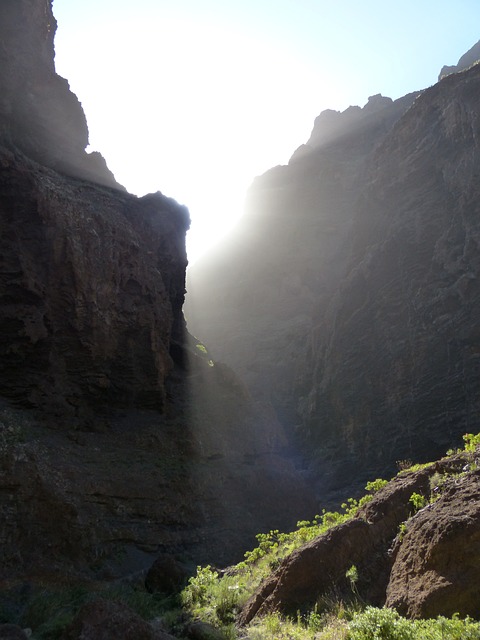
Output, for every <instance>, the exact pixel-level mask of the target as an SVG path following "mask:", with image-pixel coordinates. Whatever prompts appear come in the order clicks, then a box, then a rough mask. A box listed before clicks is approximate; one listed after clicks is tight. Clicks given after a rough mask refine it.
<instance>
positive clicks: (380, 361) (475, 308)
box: [187, 65, 480, 497]
mask: <svg viewBox="0 0 480 640" xmlns="http://www.w3.org/2000/svg"><path fill="white" fill-rule="evenodd" d="M479 90H480V69H479V67H478V65H477V66H473V67H471V68H470V69H468V70H466V71H463V72H461V73H456V74H453V75H450V76H448V77H446V78H444V79H443V80H442V81H441V82H439V83H438V84H437V85H435V86H433V87H431V88H430V89H427V90H425V91H424V92H422V93H421V94H412V95H410V96H406V97H405V98H402V99H401V100H399V101H396V102H391V101H389V100H387V99H382V98H379V97H376V98H374V99H373V100H370V102H369V104H368V105H366V107H364V109H363V110H360V109H355V108H351V109H348V110H347V111H346V112H344V113H343V114H334V113H332V112H328V113H326V114H323V115H321V116H320V117H319V118H318V119H317V121H316V123H315V127H314V131H313V133H312V136H311V139H310V141H309V143H308V146H307V148H306V149H302V150H301V151H297V152H296V154H295V156H294V157H293V158H292V160H291V162H290V163H289V165H288V166H284V167H276V168H275V169H272V170H271V171H269V172H267V173H266V174H265V175H264V176H261V177H260V178H257V179H256V181H255V182H254V184H253V186H252V188H251V190H250V193H249V196H248V200H247V208H246V213H245V216H244V218H243V220H242V221H241V223H240V225H239V227H238V229H237V230H236V231H235V238H232V240H231V243H230V246H228V247H225V248H222V249H220V250H219V251H218V252H217V254H216V255H213V256H212V257H211V258H210V257H207V258H206V259H205V260H204V261H203V263H202V262H199V263H197V264H196V265H194V267H193V268H192V271H191V274H190V276H189V285H188V289H189V298H187V302H188V313H187V319H188V323H189V327H190V328H191V329H192V330H193V331H194V332H196V333H199V334H201V335H202V337H203V338H204V340H205V341H206V343H207V344H208V345H209V346H210V349H211V351H212V353H213V354H214V357H217V358H219V359H221V360H224V361H225V362H227V363H228V364H230V365H231V366H233V367H234V368H235V370H236V371H238V372H239V373H240V374H241V375H242V376H243V377H244V379H245V380H246V381H247V383H248V384H249V387H250V389H251V390H252V393H255V394H258V395H259V396H262V397H263V398H264V399H265V400H267V401H270V402H271V403H272V404H273V406H274V408H275V410H276V412H277V415H278V417H279V419H280V420H281V421H282V423H283V424H284V425H285V427H286V428H287V430H288V431H289V434H290V437H291V439H293V440H297V441H298V440H300V441H301V442H303V443H304V452H305V453H306V455H307V456H308V457H309V458H310V460H311V466H312V468H314V469H315V470H316V472H317V478H318V484H317V489H318V491H319V493H320V494H321V495H322V496H327V497H328V495H331V491H332V490H334V489H340V488H341V487H342V486H343V487H345V486H346V485H348V484H349V483H351V482H352V481H356V480H358V479H360V478H362V479H365V480H367V479H368V478H371V477H375V476H378V475H388V474H391V473H392V472H393V470H394V468H395V462H396V461H397V460H402V459H412V460H422V459H425V458H428V457H431V456H433V455H440V454H441V453H442V452H443V451H445V450H446V449H447V448H448V447H449V446H450V445H451V443H452V441H455V439H457V440H459V439H460V437H461V434H463V433H465V431H471V430H474V429H475V425H476V423H477V422H478V416H479V409H480V405H479V396H478V393H477V392H476V384H477V382H476V381H477V380H478V357H477V346H476V344H477V342H478V335H477V333H478V332H477V324H478V322H477V319H478V317H479V314H480V309H479V302H480V297H479V289H478V286H477V282H478V278H479V275H480V273H479V268H480V264H479V262H478V250H477V249H478V244H479V242H480V235H479V229H478V217H479V210H478V207H479V205H478V203H479V201H480V199H479V195H480V194H479V191H478V180H477V176H478V173H479V150H478V138H479V135H480V131H479V126H480V118H479V110H478V101H477V96H478V91H479ZM370 103H371V104H370ZM342 123H343V126H342ZM207 282H208V288H207ZM232 282H235V287H233V286H232ZM348 491H349V492H350V491H351V489H348Z"/></svg>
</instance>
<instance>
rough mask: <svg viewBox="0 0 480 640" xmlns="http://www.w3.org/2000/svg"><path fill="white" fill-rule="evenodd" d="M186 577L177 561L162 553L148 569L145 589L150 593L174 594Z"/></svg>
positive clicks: (185, 571) (184, 571)
mask: <svg viewBox="0 0 480 640" xmlns="http://www.w3.org/2000/svg"><path fill="white" fill-rule="evenodd" d="M187 576H188V573H187V570H186V569H185V567H184V566H183V565H182V564H181V563H180V562H178V560H176V559H175V558H174V557H173V556H171V555H169V554H167V553H162V554H161V555H160V556H158V558H157V559H156V560H155V562H154V563H153V565H152V566H151V567H150V569H149V571H148V573H147V576H146V578H145V587H146V589H147V591H149V592H150V593H156V592H160V593H165V594H171V593H176V592H177V591H178V590H179V589H180V588H181V586H182V585H183V583H184V582H185V581H186V579H187Z"/></svg>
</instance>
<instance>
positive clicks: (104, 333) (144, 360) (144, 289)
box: [0, 149, 189, 418]
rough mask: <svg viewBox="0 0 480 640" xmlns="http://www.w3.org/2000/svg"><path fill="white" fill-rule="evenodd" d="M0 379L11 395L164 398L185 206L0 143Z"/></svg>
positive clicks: (177, 312) (55, 399)
mask: <svg viewBox="0 0 480 640" xmlns="http://www.w3.org/2000/svg"><path fill="white" fill-rule="evenodd" d="M0 163H1V165H2V172H1V175H0V224H1V226H2V237H1V239H0V244H1V267H0V272H1V275H0V301H1V311H0V326H1V336H2V337H1V340H0V353H1V357H0V362H1V364H0V385H1V388H2V393H3V395H4V396H7V397H10V398H12V399H13V400H14V401H15V402H17V403H19V402H20V403H22V405H23V406H31V407H36V408H41V409H48V410H49V411H51V412H54V413H57V414H59V415H69V416H72V417H73V418H78V417H85V415H86V414H87V412H88V409H92V408H94V407H101V406H103V407H110V408H112V407H113V406H127V407H128V406H148V407H152V408H153V407H157V408H162V407H163V406H164V404H165V394H166V391H165V379H166V377H167V375H168V373H169V371H170V370H171V368H172V365H173V363H172V358H171V356H170V348H171V344H172V342H173V341H175V340H178V339H179V337H180V336H181V332H182V330H183V315H182V304H183V297H184V289H185V285H184V279H185V267H186V263H187V260H186V253H185V232H186V229H187V228H188V224H189V218H188V212H187V211H186V209H184V208H183V207H180V206H179V205H177V203H176V202H175V201H173V200H171V199H169V198H166V197H164V196H162V195H161V194H156V195H150V196H145V197H144V198H141V199H137V198H136V197H134V196H130V195H128V194H124V193H122V192H120V191H116V190H112V189H108V188H104V187H101V186H99V185H95V184H92V183H88V182H85V181H80V180H71V179H68V178H65V177H62V176H61V175H59V174H58V173H55V172H53V171H51V170H49V169H46V168H44V167H41V166H39V165H37V164H35V163H33V162H31V161H29V160H28V159H27V158H26V157H25V156H24V155H23V154H21V152H19V151H17V152H11V151H7V150H5V149H1V150H0Z"/></svg>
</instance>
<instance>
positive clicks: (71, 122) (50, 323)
mask: <svg viewBox="0 0 480 640" xmlns="http://www.w3.org/2000/svg"><path fill="white" fill-rule="evenodd" d="M51 5H52V2H51V0H5V1H4V2H2V3H1V5H0V230H1V235H0V303H1V306H0V335H1V338H0V461H1V467H0V516H1V517H0V541H1V545H2V556H1V558H0V578H1V579H8V580H16V579H20V577H21V576H30V577H32V576H38V575H41V576H43V577H44V578H45V577H49V576H52V575H55V576H57V577H58V575H59V574H63V575H65V574H70V575H76V576H79V575H81V576H83V577H86V578H100V579H112V578H116V577H122V576H125V575H127V574H132V573H133V574H138V573H141V571H143V570H144V569H145V568H148V566H149V565H150V564H151V563H152V561H153V559H154V558H155V557H156V555H157V554H158V553H159V552H160V551H161V552H167V553H176V554H183V558H184V560H185V561H186V562H187V563H190V564H191V565H194V564H196V563H197V562H199V561H210V562H212V561H214V562H219V563H220V562H223V563H225V562H229V561H231V560H232V559H234V558H239V557H241V555H242V552H243V550H244V549H245V547H246V546H248V545H249V544H250V543H251V541H253V539H254V535H255V534H256V533H257V532H258V531H259V530H262V529H263V530H264V529H268V528H270V527H274V526H278V527H288V526H291V525H292V524H294V523H295V521H296V520H297V519H298V518H299V517H302V516H303V514H304V513H305V512H308V513H311V512H312V511H313V510H314V509H315V504H314V503H313V501H312V498H311V497H309V493H308V489H307V487H306V484H305V481H304V479H303V478H302V477H301V476H300V475H299V473H298V472H297V471H296V469H295V467H294V466H293V464H292V463H291V462H290V461H289V459H288V458H287V456H286V451H287V449H288V447H287V445H286V439H285V436H284V433H283V428H282V426H281V425H280V424H279V423H278V420H277V419H276V417H275V415H274V414H273V412H271V411H270V410H269V407H268V406H264V405H262V404H261V403H259V402H257V401H254V400H253V399H252V397H251V396H250V395H249V393H248V391H247V390H246V388H245V386H244V385H243V384H242V383H241V382H240V380H239V379H238V378H237V376H236V375H235V374H234V373H233V372H232V371H231V370H230V369H228V367H226V366H222V365H218V364H216V363H214V362H212V361H211V360H210V357H209V355H208V354H207V352H206V349H205V347H204V346H203V345H202V344H201V343H200V342H199V341H198V340H196V339H194V338H192V337H191V336H189V335H188V334H187V332H186V330H185V322H184V318H183V312H182V305H183V301H184V293H185V269H186V264H187V260H186V252H185V233H186V230H187V228H188V225H189V215H188V211H187V209H186V208H185V207H184V206H180V205H179V204H178V203H177V202H175V201H174V200H172V199H171V198H167V197H165V196H164V195H162V194H161V193H159V192H158V193H156V194H150V195H147V196H144V197H142V198H137V197H135V196H132V195H130V194H128V193H126V192H125V190H124V189H122V188H121V187H120V186H119V185H118V184H117V183H116V181H115V179H114V177H113V176H112V174H111V173H110V171H109V170H108V169H107V167H106V164H105V162H104V161H103V159H101V157H100V156H98V154H93V155H92V154H87V153H86V152H85V148H86V145H87V143H88V129H87V125H86V121H85V116H84V114H83V110H82V108H81V104H80V102H79V101H78V99H77V97H76V96H75V95H74V94H73V93H71V91H70V90H69V86H68V83H67V81H66V80H64V79H62V78H60V77H59V76H57V75H56V73H55V69H54V49H53V39H54V33H55V27H56V23H55V19H54V17H53V15H52V8H51ZM159 181H161V176H159ZM278 491H281V492H282V495H283V500H282V504H280V503H279V501H278V500H276V495H277V492H278Z"/></svg>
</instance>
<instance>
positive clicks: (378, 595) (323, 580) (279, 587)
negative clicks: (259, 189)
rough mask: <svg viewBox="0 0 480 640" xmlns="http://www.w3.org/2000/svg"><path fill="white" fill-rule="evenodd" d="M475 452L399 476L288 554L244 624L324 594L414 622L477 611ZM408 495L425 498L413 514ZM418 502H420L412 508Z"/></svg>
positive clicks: (308, 604)
mask: <svg viewBox="0 0 480 640" xmlns="http://www.w3.org/2000/svg"><path fill="white" fill-rule="evenodd" d="M479 455H480V451H479V450H478V449H477V452H476V453H475V452H474V451H472V452H466V453H460V454H455V455H451V456H449V457H446V458H443V459H441V460H439V461H437V462H435V463H431V464H429V465H424V466H423V468H421V469H418V470H414V469H412V470H405V471H402V472H401V473H399V474H398V475H397V476H396V477H395V478H394V479H393V480H392V481H391V482H389V483H388V484H387V485H386V486H385V487H384V488H383V489H380V490H379V491H378V492H377V493H376V494H375V495H374V496H373V498H372V499H371V501H370V502H368V503H367V504H366V505H365V506H363V507H361V508H360V509H359V510H358V512H357V514H356V515H355V516H354V517H353V518H352V519H350V520H348V521H347V522H344V523H342V524H340V525H337V526H334V527H332V528H331V529H330V530H329V531H328V532H327V533H325V534H323V535H321V536H318V537H317V538H315V539H314V540H312V541H311V542H309V543H307V544H306V545H304V546H303V547H301V548H299V549H298V550H297V551H294V552H293V553H292V554H291V555H290V556H288V557H287V558H286V559H285V560H283V562H282V563H281V565H280V567H279V568H278V569H277V570H276V571H274V572H272V574H271V575H270V576H269V578H267V579H266V580H265V581H264V582H263V584H262V585H261V586H260V588H259V589H258V590H257V592H256V593H255V594H254V595H253V596H252V597H251V598H250V599H249V601H248V602H247V603H246V605H245V606H244V607H243V611H242V613H241V615H240V619H239V621H240V624H242V625H245V624H248V623H249V622H251V621H252V619H253V618H254V617H255V616H262V615H265V614H267V613H271V612H272V611H281V612H284V613H290V614H292V615H295V612H296V611H298V610H304V611H305V610H309V609H312V608H313V607H314V606H315V604H316V603H318V605H319V606H321V602H322V598H323V599H326V600H327V601H328V598H336V599H337V600H342V599H343V600H344V601H346V602H348V601H349V600H350V599H351V598H352V586H351V584H350V583H349V579H348V570H349V568H350V567H351V566H352V565H354V566H355V568H356V572H357V576H358V579H357V580H356V581H355V594H356V597H357V598H360V599H361V601H362V602H363V603H364V604H373V605H375V606H377V607H381V606H387V607H394V608H396V609H397V610H398V611H399V613H401V614H402V615H405V616H407V617H410V618H429V617H435V616H438V615H444V616H452V615H453V614H454V613H457V614H459V615H460V616H462V617H465V616H467V615H470V616H473V617H476V616H478V611H479V609H478V606H479V596H478V589H477V586H476V585H477V584H478V579H479V566H480V565H479V560H480V556H479V546H478V537H479V522H480V502H479V490H480V483H479V480H480V474H479V471H478V468H477V466H478V459H479ZM412 496H417V497H419V498H422V499H423V500H424V506H423V508H421V509H420V510H419V511H417V512H416V513H415V508H414V504H413V502H412V500H411V497H412ZM417 508H418V507H417Z"/></svg>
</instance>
